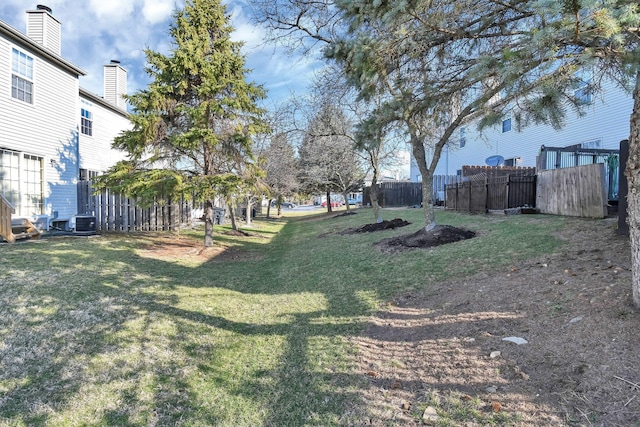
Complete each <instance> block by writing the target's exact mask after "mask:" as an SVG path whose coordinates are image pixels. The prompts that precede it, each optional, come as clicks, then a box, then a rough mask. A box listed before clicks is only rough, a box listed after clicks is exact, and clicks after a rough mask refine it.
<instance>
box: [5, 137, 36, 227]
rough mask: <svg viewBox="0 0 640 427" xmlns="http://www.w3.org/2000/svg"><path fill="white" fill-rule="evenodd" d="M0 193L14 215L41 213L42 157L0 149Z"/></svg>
mask: <svg viewBox="0 0 640 427" xmlns="http://www.w3.org/2000/svg"><path fill="white" fill-rule="evenodd" d="M0 193H2V195H3V196H4V197H5V198H6V199H7V200H8V201H9V203H11V205H12V206H13V207H14V209H15V211H16V214H17V215H22V216H31V215H40V214H42V213H43V212H44V160H43V158H42V157H38V156H33V155H31V154H25V153H19V152H16V151H11V150H5V149H0Z"/></svg>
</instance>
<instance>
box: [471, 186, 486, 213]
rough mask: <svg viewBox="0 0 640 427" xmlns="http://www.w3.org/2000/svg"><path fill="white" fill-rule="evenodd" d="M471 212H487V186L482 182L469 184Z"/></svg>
mask: <svg viewBox="0 0 640 427" xmlns="http://www.w3.org/2000/svg"><path fill="white" fill-rule="evenodd" d="M469 211H471V212H474V213H486V212H487V184H486V183H485V182H482V181H475V182H474V181H470V182H469Z"/></svg>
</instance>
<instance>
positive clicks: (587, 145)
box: [580, 139, 602, 148]
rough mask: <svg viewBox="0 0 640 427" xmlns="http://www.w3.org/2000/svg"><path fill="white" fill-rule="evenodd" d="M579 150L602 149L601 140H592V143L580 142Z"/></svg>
mask: <svg viewBox="0 0 640 427" xmlns="http://www.w3.org/2000/svg"><path fill="white" fill-rule="evenodd" d="M580 148H602V140H600V139H594V140H593V141H586V142H582V143H581V144H580Z"/></svg>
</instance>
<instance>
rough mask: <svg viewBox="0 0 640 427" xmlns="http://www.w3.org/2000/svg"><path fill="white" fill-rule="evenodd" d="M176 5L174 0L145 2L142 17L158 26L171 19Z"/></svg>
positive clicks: (146, 0)
mask: <svg viewBox="0 0 640 427" xmlns="http://www.w3.org/2000/svg"><path fill="white" fill-rule="evenodd" d="M174 5H175V2H174V1H173V0H162V1H160V0H144V5H143V6H142V15H143V16H144V18H145V19H146V20H147V21H148V22H150V23H151V24H158V23H160V22H163V21H165V20H167V19H169V18H170V17H171V14H172V13H173V10H174Z"/></svg>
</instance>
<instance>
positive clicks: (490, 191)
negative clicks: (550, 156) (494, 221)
mask: <svg viewBox="0 0 640 427" xmlns="http://www.w3.org/2000/svg"><path fill="white" fill-rule="evenodd" d="M471 178H472V179H469V180H467V181H463V182H458V183H456V184H451V185H447V187H446V208H447V209H450V210H456V211H468V212H475V213H485V212H488V211H491V210H503V209H511V208H518V207H522V206H531V207H533V206H535V203H536V176H535V175H529V176H513V175H506V176H497V177H493V178H487V177H486V176H480V175H476V176H473V177H471Z"/></svg>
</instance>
